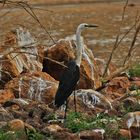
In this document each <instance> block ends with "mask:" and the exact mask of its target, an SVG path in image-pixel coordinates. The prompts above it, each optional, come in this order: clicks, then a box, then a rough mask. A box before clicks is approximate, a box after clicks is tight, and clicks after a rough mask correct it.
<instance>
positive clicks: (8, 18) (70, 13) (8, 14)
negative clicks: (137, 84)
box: [0, 1, 140, 64]
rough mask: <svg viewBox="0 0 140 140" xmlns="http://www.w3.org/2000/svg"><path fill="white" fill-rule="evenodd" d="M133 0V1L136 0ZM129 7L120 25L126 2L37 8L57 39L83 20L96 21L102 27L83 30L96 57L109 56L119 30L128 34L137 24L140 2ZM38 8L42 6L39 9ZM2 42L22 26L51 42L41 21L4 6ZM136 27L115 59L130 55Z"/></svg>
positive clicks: (139, 43) (139, 44)
mask: <svg viewBox="0 0 140 140" xmlns="http://www.w3.org/2000/svg"><path fill="white" fill-rule="evenodd" d="M133 3H134V1H133ZM134 4H135V6H129V7H127V9H126V13H125V18H124V21H123V24H122V25H121V23H122V22H121V21H122V20H121V19H122V10H123V6H124V2H121V3H90V4H71V5H52V6H51V5H49V6H48V5H41V6H40V7H36V9H34V12H35V14H36V15H37V17H38V18H39V20H40V22H41V23H42V24H43V25H44V26H45V28H46V29H47V30H48V31H49V32H50V33H51V35H52V37H53V38H54V39H55V41H57V40H59V39H61V38H65V37H66V36H69V35H72V34H74V33H75V30H76V27H77V26H78V25H79V24H80V23H83V22H87V23H95V24H98V25H99V28H97V29H94V30H87V31H85V32H84V34H83V35H84V36H85V40H86V42H87V44H88V46H89V47H90V48H91V49H92V50H93V53H94V55H95V56H97V57H100V58H103V59H106V60H107V59H108V57H109V54H110V52H111V50H112V47H113V44H114V42H115V37H116V35H117V34H118V31H119V30H121V34H123V33H125V32H126V31H127V30H128V29H129V28H130V27H131V26H132V24H133V23H134V21H135V17H136V12H137V10H138V9H140V3H134ZM38 8H39V9H38ZM0 23H1V24H0V35H1V36H0V39H1V40H0V42H1V43H2V42H3V37H4V35H5V34H6V33H7V32H8V31H9V30H11V29H13V28H16V27H18V26H19V25H22V26H25V27H27V28H28V29H29V30H30V31H31V32H32V33H33V35H35V36H36V38H38V39H39V40H40V41H43V43H44V44H47V45H49V44H51V42H50V38H49V37H48V35H47V34H46V32H45V31H44V30H43V29H42V28H41V27H40V26H39V24H38V23H37V22H36V21H35V20H34V19H33V18H32V17H31V16H30V15H29V14H28V13H27V12H26V11H25V10H23V9H15V8H14V9H11V8H10V9H9V8H6V9H1V12H0ZM133 34H134V30H133V31H132V32H131V33H130V34H129V35H128V36H127V37H126V39H125V40H124V41H123V43H122V44H121V46H120V47H119V48H118V49H117V51H116V53H115V55H114V57H113V61H114V62H115V63H117V64H121V63H122V60H123V58H124V57H125V55H126V54H127V50H128V49H129V46H130V44H131V41H132V37H133ZM139 53H140V36H139V38H138V41H137V49H136V51H135V55H134V56H135V57H134V58H133V61H134V62H137V61H139V60H140V57H139Z"/></svg>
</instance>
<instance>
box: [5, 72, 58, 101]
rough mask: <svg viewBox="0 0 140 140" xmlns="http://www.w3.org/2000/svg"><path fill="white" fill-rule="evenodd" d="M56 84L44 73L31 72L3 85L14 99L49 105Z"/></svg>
mask: <svg viewBox="0 0 140 140" xmlns="http://www.w3.org/2000/svg"><path fill="white" fill-rule="evenodd" d="M57 86H58V82H57V81H56V80H55V79H53V78H52V77H51V76H50V75H48V74H47V73H44V72H33V73H26V74H22V75H20V76H19V77H18V78H14V79H13V80H11V81H10V82H8V83H7V84H6V85H5V89H10V90H12V92H13V93H14V94H15V96H16V97H22V98H28V99H32V100H37V101H42V102H45V103H50V102H52V100H53V99H54V95H55V93H56V90H57Z"/></svg>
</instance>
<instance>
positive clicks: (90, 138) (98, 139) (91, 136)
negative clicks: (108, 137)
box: [79, 129, 105, 140]
mask: <svg viewBox="0 0 140 140" xmlns="http://www.w3.org/2000/svg"><path fill="white" fill-rule="evenodd" d="M104 133H105V131H104V130H102V129H95V130H85V131H82V132H80V133H79V137H80V140H104Z"/></svg>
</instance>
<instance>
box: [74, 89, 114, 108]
mask: <svg viewBox="0 0 140 140" xmlns="http://www.w3.org/2000/svg"><path fill="white" fill-rule="evenodd" d="M75 93H76V96H77V97H78V98H80V99H81V100H82V102H83V103H84V104H85V105H86V106H88V107H89V108H94V107H100V108H102V109H105V110H106V109H107V110H110V109H112V104H111V100H109V99H108V98H107V97H106V96H104V95H103V94H101V93H99V92H97V91H95V90H92V89H87V90H86V89H81V90H76V91H75Z"/></svg>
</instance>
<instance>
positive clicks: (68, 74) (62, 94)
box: [55, 23, 98, 113]
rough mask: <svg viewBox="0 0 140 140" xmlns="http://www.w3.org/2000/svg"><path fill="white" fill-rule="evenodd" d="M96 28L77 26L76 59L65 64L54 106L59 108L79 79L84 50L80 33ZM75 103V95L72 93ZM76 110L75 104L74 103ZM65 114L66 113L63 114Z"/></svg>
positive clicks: (86, 25) (90, 25)
mask: <svg viewBox="0 0 140 140" xmlns="http://www.w3.org/2000/svg"><path fill="white" fill-rule="evenodd" d="M93 27H98V26H97V25H93V24H87V23H82V24H80V25H79V26H78V28H77V31H76V59H75V60H71V61H69V62H68V64H67V68H66V69H65V70H64V72H63V74H62V77H61V79H60V82H59V86H58V89H57V92H56V95H55V106H56V107H60V106H61V105H63V104H64V103H65V101H66V109H67V99H68V97H69V96H70V95H71V94H72V92H73V91H74V90H75V87H76V84H77V82H78V81H79V78H80V64H81V59H82V51H83V49H84V44H83V41H82V40H81V32H82V31H83V30H84V29H87V28H93ZM74 101H75V93H74ZM75 110H76V103H75ZM65 113H66V112H65Z"/></svg>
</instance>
